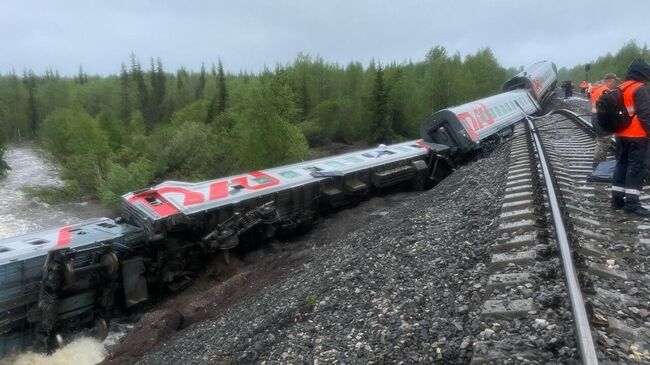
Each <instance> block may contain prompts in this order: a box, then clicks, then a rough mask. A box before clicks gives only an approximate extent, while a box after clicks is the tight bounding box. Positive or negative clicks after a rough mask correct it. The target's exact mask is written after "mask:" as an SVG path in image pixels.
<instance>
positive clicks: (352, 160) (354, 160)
mask: <svg viewBox="0 0 650 365" xmlns="http://www.w3.org/2000/svg"><path fill="white" fill-rule="evenodd" d="M345 160H346V161H349V162H352V163H359V162H363V160H362V159H360V158H359V157H354V156H352V157H346V158H345Z"/></svg>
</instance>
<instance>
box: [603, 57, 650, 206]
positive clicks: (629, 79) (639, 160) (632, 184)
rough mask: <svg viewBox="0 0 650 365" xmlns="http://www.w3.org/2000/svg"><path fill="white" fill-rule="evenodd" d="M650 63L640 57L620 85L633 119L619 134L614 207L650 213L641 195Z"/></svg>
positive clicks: (649, 117) (649, 130)
mask: <svg viewBox="0 0 650 365" xmlns="http://www.w3.org/2000/svg"><path fill="white" fill-rule="evenodd" d="M648 82H650V65H649V64H648V63H647V62H646V61H644V60H642V59H640V58H637V59H635V60H634V61H632V63H631V64H630V67H629V68H628V70H627V75H626V77H625V81H624V82H623V83H622V84H621V86H620V88H621V90H622V91H623V101H624V103H625V108H626V109H627V112H628V115H629V116H630V117H631V118H632V122H631V123H630V125H629V126H628V127H626V128H625V129H623V130H622V131H620V132H617V133H616V168H615V169H614V178H613V180H612V208H613V209H621V208H623V209H624V211H625V212H626V213H629V214H636V215H639V216H644V217H647V216H650V210H648V209H646V208H645V207H643V206H641V202H640V200H639V196H640V195H641V189H642V188H643V180H644V179H645V174H646V153H647V151H648V136H650V89H649V88H648V87H647V86H646V84H647V83H648Z"/></svg>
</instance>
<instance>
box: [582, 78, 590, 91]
mask: <svg viewBox="0 0 650 365" xmlns="http://www.w3.org/2000/svg"><path fill="white" fill-rule="evenodd" d="M587 87H589V85H587V81H586V80H582V82H581V83H580V93H581V94H584V93H585V91H587Z"/></svg>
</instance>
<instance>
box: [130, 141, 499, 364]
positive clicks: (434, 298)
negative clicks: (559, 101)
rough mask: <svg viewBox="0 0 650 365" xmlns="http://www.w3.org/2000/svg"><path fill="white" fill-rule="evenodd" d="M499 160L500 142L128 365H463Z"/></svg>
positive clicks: (481, 283) (483, 277) (494, 206)
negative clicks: (334, 364) (135, 364)
mask: <svg viewBox="0 0 650 365" xmlns="http://www.w3.org/2000/svg"><path fill="white" fill-rule="evenodd" d="M508 152H509V144H508V143H506V144H504V145H503V146H501V147H499V148H497V149H496V150H495V151H494V152H493V153H492V154H491V155H490V156H489V157H487V158H484V159H481V160H478V161H476V162H474V163H471V164H469V165H467V166H465V167H462V168H460V169H459V170H458V171H456V172H455V173H454V174H452V175H451V176H450V177H449V178H447V179H446V180H445V181H443V182H442V183H441V184H440V185H438V186H437V187H435V188H434V189H432V190H430V191H427V192H424V193H421V194H413V195H411V196H410V197H408V198H407V199H405V201H403V202H402V203H400V204H399V205H397V206H395V207H393V208H392V209H389V210H386V211H382V212H375V213H377V214H376V215H378V216H381V217H380V218H378V219H374V220H372V221H368V222H367V223H364V224H361V225H359V226H358V227H355V228H357V229H356V230H353V231H352V232H351V233H350V234H349V235H344V236H343V237H340V239H337V240H335V241H332V242H330V243H329V244H325V245H313V246H312V247H311V248H309V251H308V252H305V253H303V254H304V256H303V258H302V261H301V263H300V264H299V265H298V266H297V267H295V268H294V269H293V270H291V271H290V272H289V275H285V276H283V277H282V278H280V279H279V280H278V281H277V282H275V283H271V284H270V285H269V286H268V287H266V288H263V289H261V290H260V291H259V292H257V293H253V294H251V295H250V296H249V297H247V298H242V300H241V301H239V302H237V303H234V304H233V305H231V306H229V307H227V308H226V309H224V310H223V311H221V312H220V313H218V314H216V315H215V316H214V317H213V318H210V319H206V320H204V321H201V322H198V323H195V324H193V325H190V326H189V327H187V328H185V329H182V330H181V331H180V332H178V333H177V334H176V335H175V336H173V337H172V338H170V339H169V340H168V341H165V342H164V343H161V344H159V345H158V346H157V347H155V348H154V349H153V350H152V351H150V352H149V353H147V354H146V355H144V357H143V358H142V359H141V360H140V361H139V362H138V363H139V364H163V363H170V364H171V363H184V364H214V363H238V364H239V363H267V364H270V363H330V362H335V361H343V362H345V363H368V362H370V363H398V362H400V361H403V362H408V363H412V362H420V363H430V362H432V361H435V360H443V361H444V362H445V363H458V364H464V363H468V362H469V361H470V359H471V355H472V345H473V343H474V342H475V341H476V338H475V337H474V336H475V335H476V334H478V333H480V332H481V331H482V330H483V328H481V326H482V324H481V321H480V311H481V305H482V304H483V297H484V294H485V287H486V285H487V279H488V272H487V269H486V268H487V265H486V264H487V263H488V260H489V255H488V252H489V251H490V247H491V245H493V244H494V242H495V233H494V232H495V224H496V222H497V220H496V217H497V216H498V213H499V207H500V198H501V196H502V195H503V190H504V183H505V181H504V179H503V176H504V175H505V173H506V167H507V165H508V163H507V161H508V155H509V153H508ZM241 285H242V286H243V287H245V286H246V285H248V284H246V283H242V284H241ZM242 289H244V288H242ZM215 299H216V298H215ZM217 300H218V299H217Z"/></svg>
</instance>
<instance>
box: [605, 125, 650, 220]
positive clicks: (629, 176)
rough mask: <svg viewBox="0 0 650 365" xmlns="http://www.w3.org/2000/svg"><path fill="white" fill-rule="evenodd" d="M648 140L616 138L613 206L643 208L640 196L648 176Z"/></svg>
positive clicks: (644, 138) (642, 138) (643, 138)
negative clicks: (646, 175) (623, 205)
mask: <svg viewBox="0 0 650 365" xmlns="http://www.w3.org/2000/svg"><path fill="white" fill-rule="evenodd" d="M647 151H648V138H646V137H641V138H627V137H618V136H617V137H616V168H615V169H614V177H613V179H612V205H616V206H621V205H622V203H623V201H624V202H625V203H624V204H625V209H626V210H627V209H634V208H636V207H639V206H641V203H640V201H639V196H640V195H641V189H642V188H643V180H644V179H645V174H646V154H647Z"/></svg>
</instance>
